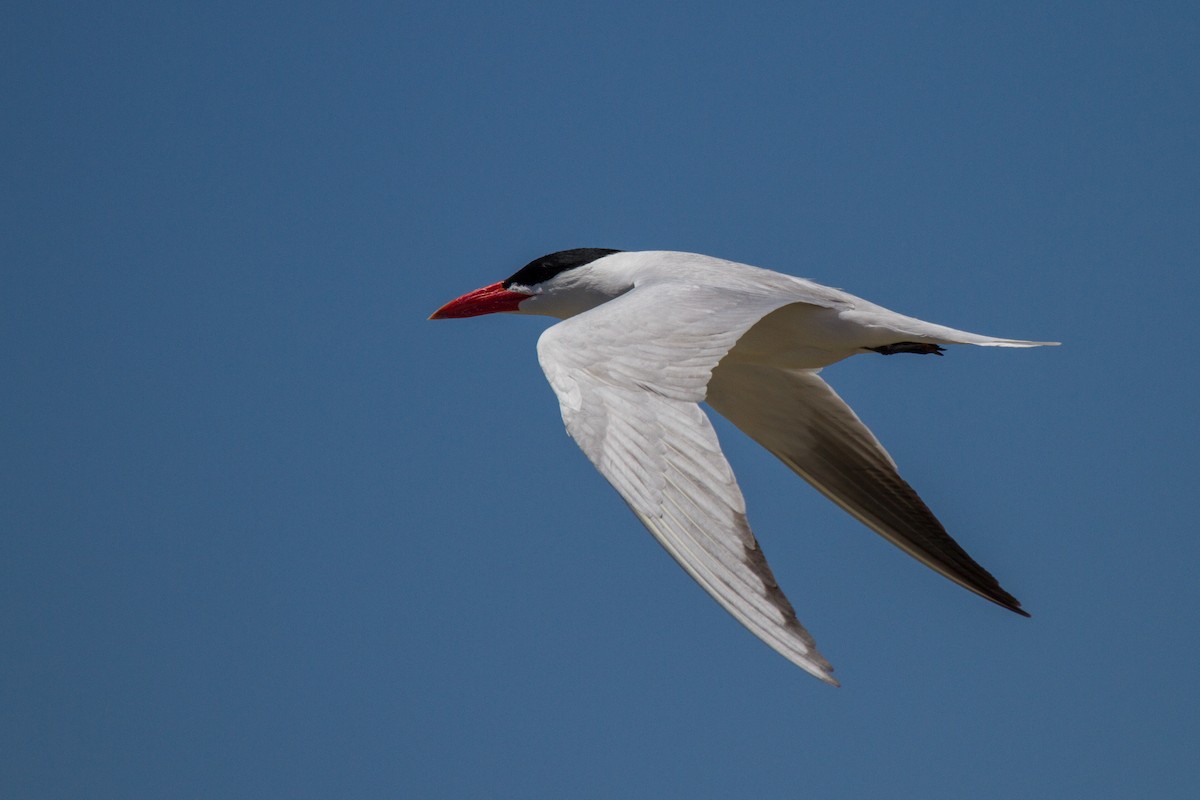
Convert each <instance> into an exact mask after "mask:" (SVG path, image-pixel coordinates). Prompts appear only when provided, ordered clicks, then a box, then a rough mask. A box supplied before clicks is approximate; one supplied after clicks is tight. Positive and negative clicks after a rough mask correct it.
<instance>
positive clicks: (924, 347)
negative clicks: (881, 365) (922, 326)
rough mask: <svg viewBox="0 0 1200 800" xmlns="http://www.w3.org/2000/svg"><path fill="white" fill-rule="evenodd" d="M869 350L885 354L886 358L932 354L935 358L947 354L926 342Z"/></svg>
mask: <svg viewBox="0 0 1200 800" xmlns="http://www.w3.org/2000/svg"><path fill="white" fill-rule="evenodd" d="M867 349H868V350H874V351H875V352H876V353H883V354H884V355H885V356H891V355H895V354H896V353H921V354H923V355H928V354H929V353H932V354H933V355H935V356H940V355H941V354H942V353H943V352H945V351H944V350H943V349H942V347H941V345H936V344H926V343H924V342H896V343H895V344H885V345H884V346H883V347H868V348H867Z"/></svg>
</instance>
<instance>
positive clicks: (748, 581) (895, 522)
mask: <svg viewBox="0 0 1200 800" xmlns="http://www.w3.org/2000/svg"><path fill="white" fill-rule="evenodd" d="M496 312H510V313H517V314H541V315H547V316H550V317H557V318H558V319H560V320H562V321H561V322H559V323H558V324H555V325H553V326H551V327H550V328H548V329H547V330H546V331H545V332H544V333H543V334H542V335H541V337H540V338H539V339H538V344H537V351H538V360H539V361H540V363H541V365H542V369H543V370H544V371H545V373H546V377H547V379H548V380H549V381H550V385H551V386H552V387H553V388H554V392H555V394H556V395H557V396H558V402H559V407H560V409H561V411H562V418H563V422H564V424H565V425H566V429H567V433H568V434H570V436H571V438H573V439H574V440H575V441H576V443H578V445H579V447H580V448H581V449H582V450H583V452H584V453H585V454H586V455H587V457H588V458H589V459H590V460H591V461H592V463H593V464H594V465H595V466H596V468H597V469H598V470H599V471H600V473H601V474H603V475H604V477H605V478H607V479H608V481H609V483H611V484H612V485H613V487H614V488H615V489H616V490H617V492H619V493H620V495H621V497H622V498H624V500H625V502H626V503H628V504H629V507H630V508H631V509H632V510H633V513H634V514H636V515H637V517H638V519H640V520H641V521H642V523H643V524H644V525H645V526H646V527H647V528H648V529H649V530H650V532H651V533H652V534H653V535H654V537H655V538H656V539H657V540H658V541H659V543H660V544H661V545H662V546H663V547H664V548H665V549H666V550H667V552H668V553H670V554H671V555H672V556H673V557H674V558H675V560H676V561H678V562H679V564H680V566H682V567H683V568H684V570H686V571H687V573H688V574H689V575H691V576H692V577H693V578H694V579H695V580H696V581H697V582H698V583H699V584H700V585H701V586H702V587H704V589H705V590H706V591H708V593H709V594H711V595H712V596H713V597H714V598H715V599H716V601H717V602H718V603H720V604H721V605H722V606H723V607H724V608H725V609H726V610H727V611H728V612H729V613H730V614H732V615H733V616H734V617H735V618H736V619H737V620H738V621H739V622H741V623H742V624H743V625H745V626H746V627H747V628H749V629H750V631H752V632H753V633H754V634H755V635H756V636H758V637H759V638H760V639H762V640H763V641H764V642H766V643H767V644H768V645H769V646H770V647H772V648H773V649H775V650H776V651H777V652H779V653H780V654H781V655H783V656H784V657H785V658H787V659H788V660H790V661H792V662H793V663H795V664H796V665H798V666H799V667H801V668H803V669H804V670H807V671H808V672H810V673H811V674H813V675H815V676H816V677H818V678H820V679H821V680H823V681H826V682H827V683H831V684H834V685H837V681H836V680H835V679H834V678H833V675H832V667H831V666H830V664H829V662H828V661H827V660H826V659H825V658H824V657H823V656H822V655H821V654H820V653H819V652H818V651H817V648H816V645H815V644H814V641H813V638H812V636H811V635H810V634H809V633H808V631H807V630H805V629H804V627H803V626H802V625H801V624H800V622H799V620H798V619H797V618H796V613H795V611H794V610H793V609H792V605H791V603H790V602H788V599H787V598H786V597H785V596H784V594H783V592H782V591H781V590H780V588H779V586H778V584H777V583H776V582H775V577H774V575H772V573H771V568H770V567H769V566H768V565H767V561H766V559H765V558H764V556H763V553H762V550H761V549H760V548H759V545H758V541H757V540H756V539H755V537H754V534H753V533H751V531H750V527H749V525H748V524H747V522H746V506H745V502H744V501H743V499H742V493H741V490H740V489H739V488H738V485H737V481H736V480H735V478H734V476H733V471H732V470H731V469H730V466H729V463H728V461H726V459H725V456H724V454H723V453H722V452H721V447H720V445H719V444H718V442H717V436H716V433H715V432H714V430H713V427H712V424H711V423H710V422H709V420H708V417H707V416H706V415H705V413H704V411H703V410H701V408H700V403H707V404H708V406H709V407H710V408H712V409H713V410H715V411H716V412H717V413H719V414H721V415H722V416H724V417H725V418H726V419H728V420H729V421H730V422H732V423H733V424H734V425H735V426H737V427H738V428H740V429H741V430H742V431H744V432H745V433H746V434H747V435H749V436H750V437H751V438H752V439H754V440H755V441H756V442H758V443H759V444H761V445H762V446H763V447H765V448H766V449H767V450H768V451H770V452H771V453H773V454H774V455H775V456H777V457H778V458H779V459H780V460H781V461H783V463H784V464H786V465H787V466H788V467H790V468H791V469H792V470H793V471H795V472H796V474H798V475H799V476H800V477H802V478H804V479H805V480H806V481H808V482H809V483H811V484H812V485H813V486H814V487H816V488H817V489H818V490H819V491H821V492H822V493H823V494H825V495H826V496H827V497H828V498H829V499H831V500H833V501H834V502H835V503H837V504H838V505H839V506H841V507H842V508H843V509H845V510H846V511H848V512H849V513H850V514H851V515H853V516H854V517H855V518H857V519H858V520H859V521H861V522H862V523H864V524H865V525H866V526H867V527H869V528H871V529H872V530H873V531H875V532H876V533H878V534H880V535H881V536H883V537H884V538H885V539H887V540H888V541H890V542H892V543H893V544H895V545H896V546H898V547H899V548H901V549H902V550H904V551H905V552H906V553H908V554H909V555H911V556H913V557H914V558H916V559H918V560H919V561H921V562H922V563H924V564H925V565H927V566H929V567H931V568H932V569H934V570H936V571H937V572H939V573H941V574H942V575H944V576H946V577H947V578H949V579H950V580H952V581H954V582H955V583H958V584H960V585H961V586H963V587H965V588H967V589H969V590H971V591H972V592H975V593H976V594H978V595H980V596H982V597H984V598H986V599H988V600H991V601H992V602H993V603H996V604H997V605H1000V606H1003V607H1004V608H1007V609H1009V610H1011V611H1014V612H1016V613H1018V614H1021V615H1023V616H1028V614H1027V613H1026V612H1025V611H1023V610H1022V609H1021V604H1020V603H1019V602H1018V601H1017V599H1016V598H1015V597H1013V596H1012V595H1011V594H1009V593H1008V592H1006V591H1005V590H1004V589H1003V588H1001V586H1000V584H999V582H998V581H997V580H996V579H995V578H994V577H992V575H991V574H990V573H989V572H988V571H987V570H985V569H984V568H983V567H981V566H980V565H979V564H977V563H976V562H975V561H974V559H972V558H971V557H970V556H969V555H967V553H966V552H965V551H964V550H963V549H962V548H961V547H959V545H958V544H957V543H956V542H955V541H954V540H953V539H952V538H950V536H949V534H947V533H946V530H945V529H944V528H943V527H942V525H941V523H940V522H938V520H937V518H936V517H934V515H933V513H932V512H931V511H930V510H929V508H928V507H926V505H925V503H924V502H922V500H921V498H920V497H918V496H917V493H916V492H915V491H914V490H913V488H912V487H911V486H909V485H908V483H907V482H905V480H904V479H903V478H901V477H900V474H899V472H898V471H897V468H896V463H895V461H893V460H892V458H891V456H889V455H888V453H887V451H886V450H884V448H883V445H881V444H880V443H879V441H878V440H877V439H876V438H875V436H874V435H873V434H872V433H871V431H870V430H868V429H867V427H866V425H864V424H863V423H862V421H861V420H859V418H858V416H857V415H855V413H854V411H852V410H851V409H850V407H849V406H848V405H847V404H846V403H845V401H843V400H842V399H841V398H840V397H839V396H838V395H837V394H836V393H835V392H834V391H833V389H831V388H830V387H829V385H828V384H826V383H825V381H824V380H822V378H821V376H820V374H819V373H820V371H821V369H822V368H824V367H827V366H829V365H830V364H833V363H835V362H837V361H841V360H842V359H844V358H847V357H849V356H852V355H856V354H860V353H870V352H874V353H881V354H884V355H892V354H897V353H923V354H933V355H941V354H942V352H943V348H942V345H948V344H973V345H982V346H985V347H1036V346H1039V345H1051V344H1057V342H1030V341H1022V340H1019V339H1000V338H996V337H993V336H982V335H979V334H975V333H967V332H966V331H960V330H955V329H953V328H947V327H943V326H941V325H935V324H933V323H930V322H923V321H921V320H919V319H914V318H913V317H906V316H903V315H901V314H897V313H895V312H893V311H889V310H888V309H886V308H883V307H882V306H878V305H875V304H874V303H870V302H868V301H866V300H863V299H861V298H858V297H855V296H854V295H851V294H848V293H846V292H843V291H840V290H838V289H831V288H829V287H826V286H821V285H819V284H817V283H813V282H812V281H808V280H804V279H801V278H795V277H792V276H790V275H784V274H782V273H778V272H773V271H771V270H766V269H760V268H758V267H752V266H749V265H746V264H738V263H735V262H732V261H725V260H723V259H719V258H713V257H710V256H704V255H698V254H694V253H679V252H671V251H643V252H626V251H621V250H611V249H601V248H579V249H574V250H563V251H560V252H556V253H551V254H550V255H546V256H542V257H541V258H538V259H535V260H534V261H531V262H529V263H528V264H527V265H525V266H524V267H523V268H521V269H520V270H518V271H517V272H516V273H515V274H513V275H512V276H511V277H509V278H507V279H505V280H503V281H500V282H499V283H493V284H491V285H489V286H485V287H483V288H482V289H478V290H476V291H474V292H470V293H468V294H465V295H463V296H462V297H459V298H458V299H456V300H452V301H451V302H449V303H447V304H446V305H444V306H442V307H441V308H439V309H438V310H437V311H436V312H434V314H433V315H432V316H431V317H430V319H449V318H457V317H473V316H478V315H481V314H492V313H496Z"/></svg>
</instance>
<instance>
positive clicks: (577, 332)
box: [538, 284, 837, 685]
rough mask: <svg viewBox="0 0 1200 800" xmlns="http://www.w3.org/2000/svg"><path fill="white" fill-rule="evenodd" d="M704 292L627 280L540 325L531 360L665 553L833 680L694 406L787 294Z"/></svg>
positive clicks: (777, 643)
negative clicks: (630, 284)
mask: <svg viewBox="0 0 1200 800" xmlns="http://www.w3.org/2000/svg"><path fill="white" fill-rule="evenodd" d="M712 292H713V290H710V289H705V288H702V287H687V286H679V285H678V284H676V285H659V286H645V287H639V288H635V289H633V290H632V291H630V292H629V293H627V294H625V295H622V296H621V297H619V298H617V299H615V300H612V301H610V302H608V303H605V304H604V305H602V306H598V307H597V308H595V309H592V310H591V311H588V312H585V313H583V314H580V315H578V316H576V317H572V318H571V319H568V320H565V321H564V322H561V323H559V324H558V325H555V326H554V327H552V328H550V329H549V330H547V331H546V332H545V333H544V334H543V335H542V337H541V339H539V341H538V358H539V360H540V361H541V364H542V369H543V370H545V372H546V377H547V378H548V379H549V381H550V385H551V386H553V387H554V391H555V392H556V393H557V395H558V399H559V405H560V407H561V410H562V416H563V422H564V423H565V424H566V427H567V432H568V433H569V434H570V435H571V437H572V438H573V439H574V440H575V441H576V442H577V443H578V444H579V446H580V448H582V449H583V451H584V453H585V454H587V456H588V458H589V459H591V461H592V463H593V464H594V465H595V466H596V468H597V469H599V470H600V472H601V474H603V475H604V477H606V478H607V479H608V480H609V482H610V483H611V484H612V485H613V487H614V488H616V490H617V491H618V492H619V493H620V495H621V497H623V498H624V499H625V502H626V503H628V504H629V507H630V508H631V509H633V512H634V513H635V514H636V515H637V516H638V518H639V519H640V520H641V521H642V523H643V524H645V526H646V527H647V528H648V529H649V530H650V532H651V533H652V534H654V537H655V538H656V539H657V540H658V541H659V543H660V544H662V546H663V547H664V548H665V549H666V550H667V552H668V553H670V554H671V555H672V556H673V557H674V558H675V559H676V561H678V562H679V564H680V565H681V566H682V567H683V568H684V569H685V570H686V571H687V572H688V574H690V575H691V576H692V577H693V578H695V579H696V581H697V582H698V583H699V584H700V585H701V586H703V587H704V589H705V590H706V591H708V593H709V594H711V595H712V596H713V597H714V598H715V599H716V600H717V602H718V603H720V604H721V605H722V606H723V607H724V608H725V609H726V610H727V611H729V613H730V614H732V615H733V616H734V617H735V618H736V619H737V620H738V621H739V622H741V623H742V624H743V625H745V626H746V627H747V628H749V629H750V630H751V631H752V632H753V633H754V634H755V635H756V636H758V637H759V638H760V639H762V640H763V641H764V642H766V643H767V644H768V645H770V646H771V647H772V648H774V649H775V650H776V651H778V652H779V653H780V654H781V655H783V656H784V657H785V658H787V659H788V660H790V661H792V662H793V663H795V664H796V665H798V666H800V667H801V668H803V669H805V670H807V671H808V672H810V673H812V674H813V675H815V676H816V677H818V678H820V679H821V680H824V681H826V682H828V683H832V684H835V685H836V683H837V681H835V680H834V679H833V677H832V675H831V672H832V668H831V667H830V665H829V662H828V661H826V660H825V659H824V658H823V657H822V656H821V654H820V653H818V652H817V649H816V646H815V645H814V643H813V639H812V637H811V636H810V635H809V634H808V632H807V631H806V630H805V629H804V628H803V626H801V624H800V623H799V621H798V620H797V619H796V613H795V611H794V610H793V609H792V606H791V604H790V603H789V602H788V600H787V598H786V597H785V596H784V595H783V592H781V591H780V589H779V587H778V585H777V584H776V582H775V578H774V576H773V575H772V574H771V570H770V568H769V567H768V566H767V562H766V559H765V558H764V557H763V554H762V551H761V550H760V549H759V546H758V542H757V541H756V540H755V538H754V534H753V533H751V531H750V527H749V525H747V523H746V515H745V502H744V501H743V499H742V493H741V490H740V489H738V486H737V481H736V480H735V479H734V476H733V471H732V470H731V469H730V467H729V463H728V462H727V461H726V460H725V456H724V455H723V454H722V453H721V449H720V445H719V444H718V443H717V437H716V433H715V432H714V431H713V428H712V425H711V424H710V423H709V421H708V418H707V417H706V416H705V414H704V412H703V411H702V410H701V409H700V407H699V405H698V403H699V402H700V401H701V400H703V399H704V395H705V389H706V387H707V385H708V381H709V377H710V375H711V372H712V369H713V368H714V367H715V366H716V364H717V363H718V362H719V361H720V359H721V358H722V357H723V356H724V355H725V353H727V352H728V351H729V349H730V348H731V347H732V346H733V344H734V343H735V342H736V341H737V339H738V337H739V336H741V334H742V333H743V332H744V331H745V330H746V329H747V328H749V327H750V326H751V325H753V324H754V323H755V322H757V321H758V319H760V318H761V317H762V316H763V315H765V314H766V313H769V312H770V311H771V310H773V309H774V308H776V307H778V306H779V305H782V304H783V303H784V302H787V300H786V299H785V300H782V301H781V300H778V299H776V300H771V299H769V298H765V297H763V296H760V295H755V294H753V293H747V294H746V295H744V296H740V297H734V298H732V302H731V296H730V295H731V294H734V293H730V292H727V291H722V292H721V297H720V298H717V297H716V296H715V295H713V294H712Z"/></svg>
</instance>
